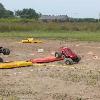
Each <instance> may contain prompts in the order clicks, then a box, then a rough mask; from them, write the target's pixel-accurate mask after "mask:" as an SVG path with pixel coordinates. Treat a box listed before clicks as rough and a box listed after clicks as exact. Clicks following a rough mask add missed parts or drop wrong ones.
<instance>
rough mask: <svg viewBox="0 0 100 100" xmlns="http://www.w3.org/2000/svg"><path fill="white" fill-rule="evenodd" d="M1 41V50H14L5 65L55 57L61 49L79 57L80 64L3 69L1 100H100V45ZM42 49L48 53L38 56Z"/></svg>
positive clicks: (54, 41)
mask: <svg viewBox="0 0 100 100" xmlns="http://www.w3.org/2000/svg"><path fill="white" fill-rule="evenodd" d="M19 40H20V39H5V40H4V39H1V42H0V46H5V47H8V48H9V49H10V50H11V54H10V55H9V56H4V55H0V56H1V57H3V58H4V60H5V61H16V60H29V59H32V58H37V57H45V56H49V55H53V54H54V52H55V51H56V50H57V49H59V47H61V46H68V47H70V48H71V49H72V50H73V51H74V52H76V53H78V54H79V55H80V56H81V57H82V60H81V61H80V62H79V64H74V65H65V64H64V62H63V61H59V62H54V63H47V64H43V65H42V66H36V65H33V66H31V67H22V68H15V69H0V99H1V100H100V43H99V42H71V41H70V42H68V41H61V40H43V42H44V43H42V44H41V43H40V44H22V43H18V42H19ZM38 49H44V52H43V53H38V52H37V51H38Z"/></svg>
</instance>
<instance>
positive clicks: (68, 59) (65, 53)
mask: <svg viewBox="0 0 100 100" xmlns="http://www.w3.org/2000/svg"><path fill="white" fill-rule="evenodd" d="M55 57H56V58H63V59H64V61H65V63H66V64H70V65H71V64H73V63H74V62H76V63H78V62H79V61H80V60H81V57H80V56H78V55H77V54H75V53H74V52H73V51H72V50H71V49H70V48H67V47H61V48H60V50H59V51H58V52H55Z"/></svg>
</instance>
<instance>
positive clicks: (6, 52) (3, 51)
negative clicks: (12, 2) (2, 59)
mask: <svg viewBox="0 0 100 100" xmlns="http://www.w3.org/2000/svg"><path fill="white" fill-rule="evenodd" d="M2 53H3V54H4V55H9V54H10V50H9V49H8V48H2Z"/></svg>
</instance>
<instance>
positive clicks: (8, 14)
mask: <svg viewBox="0 0 100 100" xmlns="http://www.w3.org/2000/svg"><path fill="white" fill-rule="evenodd" d="M14 17H20V18H29V19H32V18H33V19H38V18H39V17H40V13H37V12H36V11H35V10H34V9H31V8H29V9H23V10H17V11H15V12H13V11H10V10H7V9H5V7H4V6H3V4H2V3H0V18H14Z"/></svg>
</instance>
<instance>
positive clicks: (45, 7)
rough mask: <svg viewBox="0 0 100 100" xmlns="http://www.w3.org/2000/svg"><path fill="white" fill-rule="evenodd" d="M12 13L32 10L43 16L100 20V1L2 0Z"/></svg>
mask: <svg viewBox="0 0 100 100" xmlns="http://www.w3.org/2000/svg"><path fill="white" fill-rule="evenodd" d="M0 3H2V4H3V5H4V7H5V8H6V9H8V10H11V11H16V10H18V9H19V10H22V9H23V8H32V9H34V10H36V12H40V13H42V14H43V15H68V16H69V17H74V18H99V17H100V0H0Z"/></svg>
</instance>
